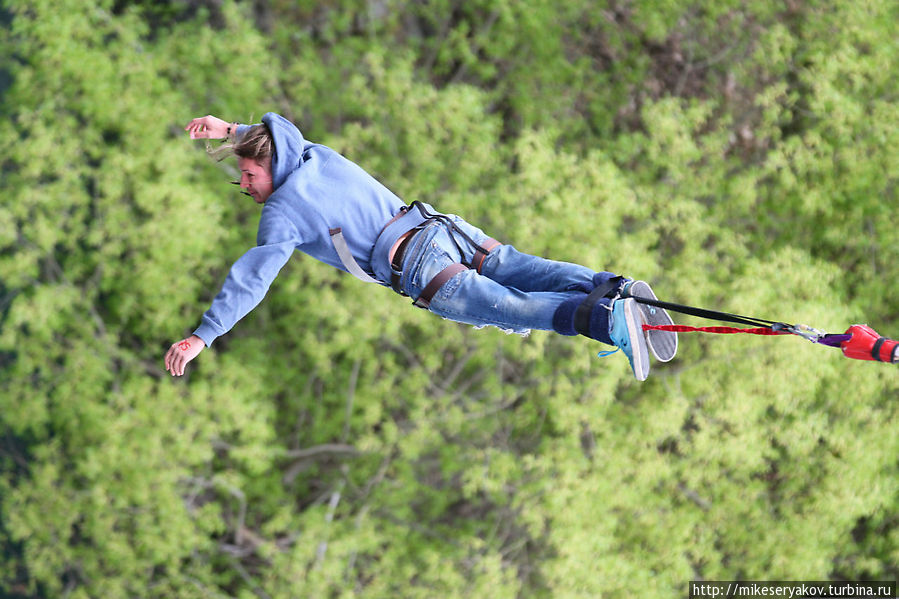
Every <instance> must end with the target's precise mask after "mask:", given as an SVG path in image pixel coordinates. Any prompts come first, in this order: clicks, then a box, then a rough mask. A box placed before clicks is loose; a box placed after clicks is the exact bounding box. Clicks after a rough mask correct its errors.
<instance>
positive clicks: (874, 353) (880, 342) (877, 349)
mask: <svg viewBox="0 0 899 599" xmlns="http://www.w3.org/2000/svg"><path fill="white" fill-rule="evenodd" d="M886 340H887V338H886V337H881V338H880V339H878V340H877V341H875V342H874V347H872V348H871V356H872V357H873V358H874V359H875V360H877V361H878V362H883V358H881V357H880V348H881V347H883V344H884V342H885V341H886Z"/></svg>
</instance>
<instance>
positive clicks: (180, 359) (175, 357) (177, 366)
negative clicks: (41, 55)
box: [165, 341, 187, 376]
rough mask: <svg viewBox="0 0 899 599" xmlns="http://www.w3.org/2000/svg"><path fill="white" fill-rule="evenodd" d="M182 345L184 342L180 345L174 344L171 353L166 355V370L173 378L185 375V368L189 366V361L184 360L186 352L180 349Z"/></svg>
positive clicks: (170, 349) (168, 352)
mask: <svg viewBox="0 0 899 599" xmlns="http://www.w3.org/2000/svg"><path fill="white" fill-rule="evenodd" d="M181 343H184V342H183V341H180V342H178V343H173V344H172V347H170V348H169V351H167V352H166V354H165V369H166V371H168V372H170V373H171V374H172V376H181V375H183V374H184V366H185V365H186V364H187V360H185V359H184V358H185V355H184V351H183V350H181V349H180V348H179V346H180V344H181Z"/></svg>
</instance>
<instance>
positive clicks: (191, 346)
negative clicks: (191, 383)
mask: <svg viewBox="0 0 899 599" xmlns="http://www.w3.org/2000/svg"><path fill="white" fill-rule="evenodd" d="M204 347H206V344H205V343H204V342H203V340H202V339H200V338H199V337H196V336H193V337H188V338H187V339H182V340H181V341H178V342H177V343H173V344H172V346H171V347H170V348H169V350H168V351H167V352H166V354H165V369H166V371H168V372H170V373H171V374H172V376H182V375H184V368H185V367H186V366H187V363H188V362H190V361H191V360H193V359H194V358H196V357H197V355H198V354H199V353H200V352H201V351H203V348H204Z"/></svg>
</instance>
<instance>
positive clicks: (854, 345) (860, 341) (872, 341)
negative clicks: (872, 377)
mask: <svg viewBox="0 0 899 599" xmlns="http://www.w3.org/2000/svg"><path fill="white" fill-rule="evenodd" d="M846 333H847V334H850V335H852V336H851V337H850V338H849V339H848V340H847V341H844V342H842V343H841V344H840V348H841V349H842V350H843V355H844V356H846V357H847V358H854V359H856V360H876V361H878V362H896V361H897V360H899V343H897V342H896V341H894V340H893V339H888V338H886V337H881V336H880V334H879V333H878V332H877V331H875V330H874V329H872V328H871V327H869V326H868V325H866V324H854V325H852V326H851V327H849V329H847V331H846Z"/></svg>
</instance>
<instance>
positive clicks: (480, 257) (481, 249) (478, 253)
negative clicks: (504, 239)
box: [471, 237, 502, 274]
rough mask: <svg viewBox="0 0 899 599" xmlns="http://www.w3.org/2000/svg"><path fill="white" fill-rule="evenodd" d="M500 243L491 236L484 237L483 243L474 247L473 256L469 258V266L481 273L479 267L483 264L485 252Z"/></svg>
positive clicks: (487, 252)
mask: <svg viewBox="0 0 899 599" xmlns="http://www.w3.org/2000/svg"><path fill="white" fill-rule="evenodd" d="M501 245H502V244H501V243H500V242H498V241H497V240H495V239H493V238H492V237H489V238H487V239H485V240H484V242H483V243H481V244H480V245H478V246H476V247H475V251H474V257H473V258H472V259H471V267H472V268H473V269H475V270H476V271H478V274H481V267H482V266H484V259H485V258H487V254H489V253H490V252H492V251H493V250H495V249H496V248H498V247H499V246H501Z"/></svg>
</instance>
